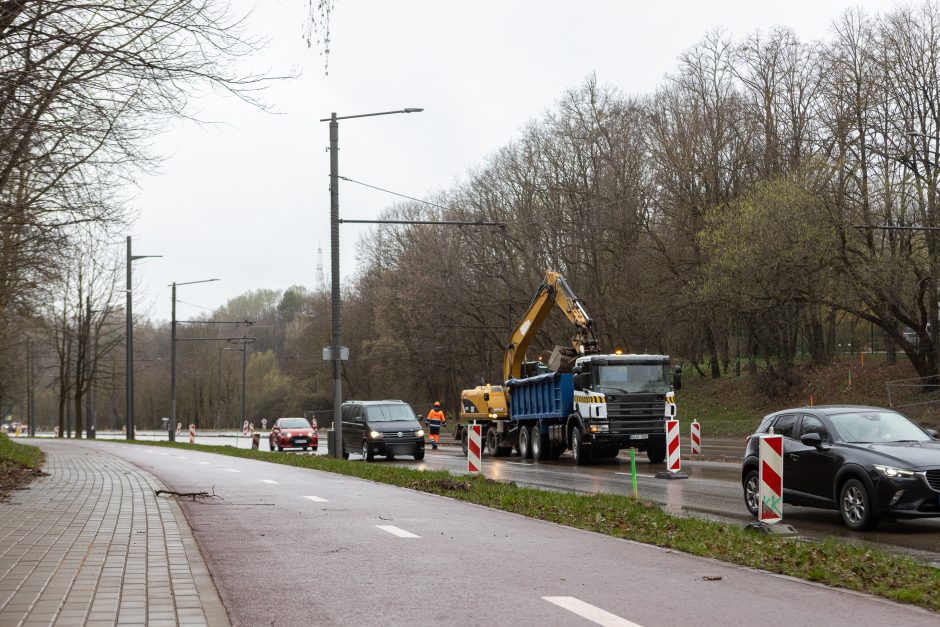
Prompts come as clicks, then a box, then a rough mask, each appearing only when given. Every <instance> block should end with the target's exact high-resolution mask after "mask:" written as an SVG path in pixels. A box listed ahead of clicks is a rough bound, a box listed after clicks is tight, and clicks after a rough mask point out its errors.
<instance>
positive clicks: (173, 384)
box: [167, 279, 218, 442]
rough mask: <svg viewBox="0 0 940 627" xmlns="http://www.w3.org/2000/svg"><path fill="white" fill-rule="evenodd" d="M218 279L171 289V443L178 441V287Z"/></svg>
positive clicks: (192, 282) (190, 282) (173, 286)
mask: <svg viewBox="0 0 940 627" xmlns="http://www.w3.org/2000/svg"><path fill="white" fill-rule="evenodd" d="M212 281H218V279H203V280H201V281H186V282H185V283H177V282H175V281H174V282H173V283H171V284H170V287H171V288H173V290H172V296H171V297H170V298H171V300H172V301H173V302H172V304H171V306H170V311H171V312H172V313H171V318H170V423H169V424H168V425H167V435H168V438H169V440H170V442H175V441H176V286H177V285H193V284H194V283H211V282H212Z"/></svg>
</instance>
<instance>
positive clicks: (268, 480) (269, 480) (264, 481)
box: [261, 479, 277, 484]
mask: <svg viewBox="0 0 940 627" xmlns="http://www.w3.org/2000/svg"><path fill="white" fill-rule="evenodd" d="M261 483H274V484H277V481H275V480H274V479H262V480H261Z"/></svg>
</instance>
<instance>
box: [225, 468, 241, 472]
mask: <svg viewBox="0 0 940 627" xmlns="http://www.w3.org/2000/svg"><path fill="white" fill-rule="evenodd" d="M225 470H227V471H228V472H241V470H235V469H234V468H226V469H225Z"/></svg>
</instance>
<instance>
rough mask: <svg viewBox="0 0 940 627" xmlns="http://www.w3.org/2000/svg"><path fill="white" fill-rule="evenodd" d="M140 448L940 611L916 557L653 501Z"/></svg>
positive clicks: (344, 464)
mask: <svg viewBox="0 0 940 627" xmlns="http://www.w3.org/2000/svg"><path fill="white" fill-rule="evenodd" d="M103 441H104V440H103ZM136 443H137V444H147V445H148V446H160V447H171V448H180V449H187V450H198V451H204V452H206V453H216V454H221V455H229V456H231V457H241V458H246V459H256V460H261V461H266V462H274V463H278V464H285V465H288V466H297V467H300V468H311V469H315V470H323V471H327V472H334V473H339V474H343V475H349V476H354V477H360V478H362V479H368V480H371V481H378V482H381V483H387V484H391V485H395V486H400V487H404V488H411V489H414V490H419V491H421V492H428V493H431V494H439V495H444V496H449V497H451V498H454V499H457V500H461V501H467V502H469V503H477V504H479V505H485V506H487V507H492V508H495V509H501V510H504V511H507V512H515V513H517V514H522V515H524V516H529V517H531V518H538V519H541V520H547V521H551V522H556V523H560V524H563V525H568V526H569V527H576V528H578V529H586V530H588V531H595V532H597V533H602V534H605V535H609V536H615V537H618V538H625V539H629V540H635V541H637V542H643V543H646V544H653V545H656V546H661V547H666V548H670V549H675V550H677V551H682V552H685V553H690V554H692V555H699V556H703V557H710V558H713V559H717V560H721V561H724V562H730V563H733V564H740V565H742V566H750V567H753V568H760V569H763V570H766V571H770V572H774V573H780V574H783V575H789V576H791V577H798V578H800V579H806V580H809V581H815V582H819V583H824V584H827V585H831V586H838V587H842V588H846V589H849V590H856V591H859V592H865V593H868V594H873V595H878V596H882V597H886V598H889V599H892V600H894V601H899V602H902V603H910V604H913V605H918V606H921V607H924V608H927V609H930V610H934V611H940V596H938V595H937V594H936V591H937V590H940V569H937V568H933V567H931V566H927V565H925V564H921V563H920V562H917V561H916V560H913V559H911V558H907V557H903V556H898V555H893V554H890V553H885V552H883V551H878V550H875V549H871V548H866V547H858V546H852V545H848V544H843V543H841V542H837V541H834V540H825V541H806V542H792V541H786V540H782V539H778V538H773V537H767V536H761V535H757V534H754V533H751V532H747V531H744V530H743V529H740V528H737V527H734V526H732V525H726V524H721V523H716V522H711V521H706V520H699V519H694V518H680V517H676V516H672V515H670V514H667V513H666V512H664V511H663V510H662V509H661V508H660V506H659V505H657V504H655V503H652V502H648V501H644V500H636V499H632V498H630V497H627V496H620V495H613V494H595V495H583V494H567V493H557V492H547V491H544V490H538V489H535V488H524V487H519V486H517V485H515V484H514V483H501V482H498V481H493V480H491V479H486V478H484V477H468V476H461V475H453V474H451V473H450V472H447V471H443V470H441V471H420V470H412V469H410V468H402V467H399V466H387V465H373V464H365V463H360V462H349V461H344V460H338V459H333V458H331V457H325V456H310V455H289V454H284V453H270V452H267V451H253V450H246V449H235V448H231V447H220V446H206V445H198V444H197V445H191V444H184V443H170V442H143V441H137V442H136Z"/></svg>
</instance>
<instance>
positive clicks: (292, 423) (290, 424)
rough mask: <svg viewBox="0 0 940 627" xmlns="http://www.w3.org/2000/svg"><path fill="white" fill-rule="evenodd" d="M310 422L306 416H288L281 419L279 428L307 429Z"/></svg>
mask: <svg viewBox="0 0 940 627" xmlns="http://www.w3.org/2000/svg"><path fill="white" fill-rule="evenodd" d="M309 428H310V423H309V422H307V419H306V418H288V419H287V420H282V421H281V429H309Z"/></svg>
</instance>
